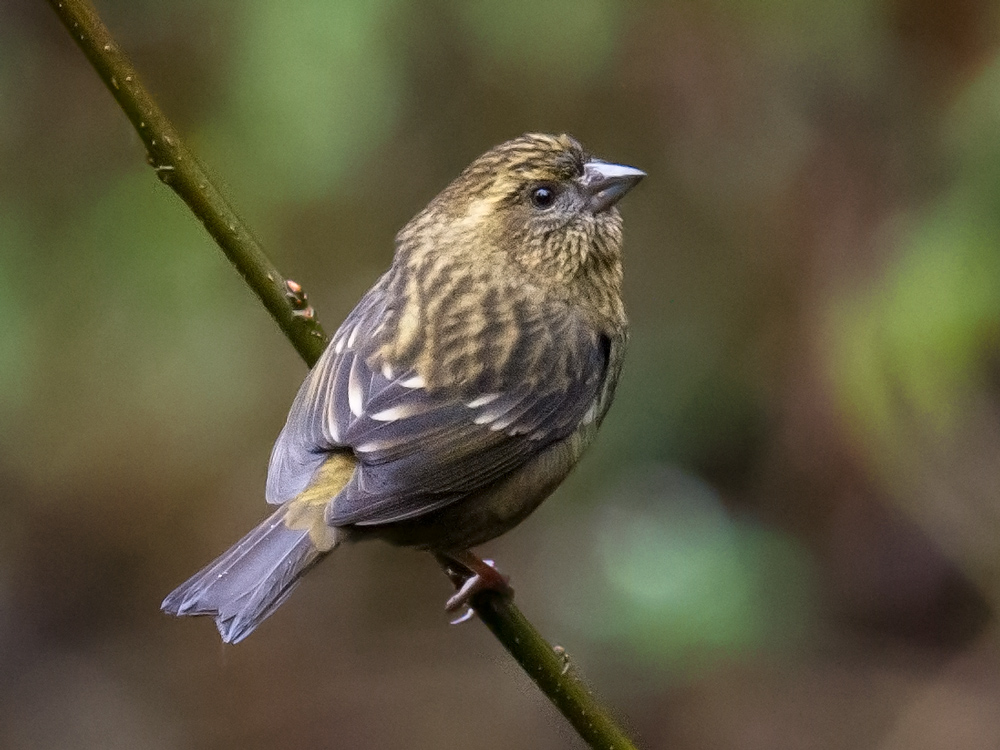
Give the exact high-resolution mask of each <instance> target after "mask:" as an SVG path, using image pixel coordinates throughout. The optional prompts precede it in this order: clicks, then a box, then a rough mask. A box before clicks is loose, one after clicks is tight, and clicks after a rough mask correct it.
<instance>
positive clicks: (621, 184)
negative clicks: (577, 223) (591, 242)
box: [583, 159, 646, 214]
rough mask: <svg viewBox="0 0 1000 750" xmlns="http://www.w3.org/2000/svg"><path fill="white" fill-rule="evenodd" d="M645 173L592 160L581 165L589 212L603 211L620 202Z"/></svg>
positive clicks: (621, 165) (633, 168)
mask: <svg viewBox="0 0 1000 750" xmlns="http://www.w3.org/2000/svg"><path fill="white" fill-rule="evenodd" d="M645 176H646V173H645V172H643V171H642V170H641V169H636V168H635V167H626V166H625V165H624V164H611V163H610V162H606V161H600V160H599V159H592V160H591V161H588V162H587V163H586V164H584V165H583V189H584V190H585V191H586V192H587V194H588V195H589V196H590V210H591V211H593V212H594V213H595V214H596V213H598V212H600V211H605V210H607V209H609V208H611V206H613V205H615V204H616V203H617V202H618V201H620V200H621V198H622V196H623V195H625V193H627V192H628V191H629V190H631V189H632V188H633V187H635V186H636V185H637V184H638V183H639V180H641V179H642V178H643V177H645Z"/></svg>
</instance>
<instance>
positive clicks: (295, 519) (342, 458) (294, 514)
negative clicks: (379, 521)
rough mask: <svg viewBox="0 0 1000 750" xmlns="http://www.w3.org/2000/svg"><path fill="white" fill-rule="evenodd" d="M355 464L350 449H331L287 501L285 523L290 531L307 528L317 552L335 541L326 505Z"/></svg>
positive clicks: (332, 545) (346, 479)
mask: <svg viewBox="0 0 1000 750" xmlns="http://www.w3.org/2000/svg"><path fill="white" fill-rule="evenodd" d="M355 466H357V461H356V460H355V459H354V456H353V455H351V454H350V453H346V452H344V453H332V454H331V455H330V457H329V458H328V459H327V460H326V461H325V462H324V463H323V465H322V466H320V467H319V469H318V470H317V471H316V474H315V475H314V476H313V479H312V481H311V482H310V483H309V486H308V487H306V488H305V489H304V490H303V491H302V492H301V493H299V494H298V495H297V496H296V497H294V498H293V499H291V500H289V501H288V505H287V507H286V510H285V526H287V527H288V528H290V529H292V530H294V531H308V532H309V538H310V540H311V541H312V543H313V546H315V547H316V549H318V550H319V551H320V552H329V551H330V550H331V549H333V548H334V547H335V546H336V544H337V530H336V529H335V528H332V527H330V526H327V525H326V520H325V518H324V515H325V511H326V506H327V504H328V503H329V502H330V501H331V500H332V499H333V498H334V497H336V496H337V494H338V493H339V492H340V491H341V490H342V489H344V485H346V484H347V483H348V482H349V481H350V480H351V477H352V476H353V475H354V467H355Z"/></svg>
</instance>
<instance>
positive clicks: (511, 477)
mask: <svg viewBox="0 0 1000 750" xmlns="http://www.w3.org/2000/svg"><path fill="white" fill-rule="evenodd" d="M643 176H644V173H643V172H641V171H639V170H638V169H634V168H632V167H627V166H622V165H619V164H611V163H608V162H604V161H601V160H598V159H594V158H592V157H591V156H589V155H588V154H587V152H586V151H584V149H583V147H582V146H581V145H580V144H579V143H578V142H577V141H576V140H574V139H573V138H571V137H570V136H568V135H559V136H553V135H541V134H527V135H524V136H521V137H520V138H515V139H514V140H511V141H507V142H506V143H503V144H501V145H499V146H497V147H495V148H493V149H491V150H490V151H487V152H486V153H485V154H483V155H482V156H480V157H479V158H478V159H476V160H475V161H474V162H472V164H471V165H469V166H468V167H467V168H466V169H465V171H463V172H462V174H461V175H460V176H459V177H458V178H457V179H456V180H455V181H454V182H452V183H451V184H450V185H448V187H446V188H445V189H444V190H443V191H442V192H441V193H440V195H438V196H437V197H436V198H434V200H432V201H431V202H430V204H429V205H428V206H427V207H426V208H425V209H424V210H423V211H421V212H420V213H419V214H417V215H416V217H414V218H413V219H412V220H411V221H410V223H409V224H407V225H406V227H405V228H404V229H403V230H402V231H401V232H400V233H399V234H398V235H397V237H396V255H395V259H394V261H393V264H392V267H391V268H390V269H389V271H388V272H387V273H386V274H385V275H384V276H382V278H380V279H379V280H378V282H376V284H375V286H373V287H372V289H371V290H370V291H369V292H368V293H367V294H365V296H364V297H363V298H362V299H361V301H360V302H359V303H358V305H357V307H355V308H354V310H353V312H351V314H350V315H348V317H347V319H346V320H345V321H344V323H343V325H341V327H340V329H339V330H338V331H337V333H336V335H334V337H333V339H332V341H331V342H330V345H329V347H328V348H327V349H326V351H325V352H324V353H323V355H322V357H321V358H320V359H319V361H318V362H317V363H316V366H315V367H314V368H313V369H312V371H311V372H310V373H309V375H308V377H307V378H306V380H305V382H304V383H303V384H302V387H301V389H300V390H299V393H298V395H297V396H296V398H295V401H294V403H293V404H292V407H291V410H290V412H289V414H288V420H287V422H286V424H285V427H284V429H283V430H282V432H281V434H280V435H279V436H278V440H277V442H276V443H275V445H274V449H273V451H272V453H271V463H270V466H269V468H268V477H267V493H266V494H267V500H268V502H270V503H275V504H278V505H279V507H278V509H277V510H276V511H275V512H274V513H273V514H272V515H271V516H270V517H269V518H268V519H267V520H265V521H264V522H263V523H261V524H260V525H259V526H258V527H257V528H255V529H253V530H252V531H251V532H250V533H249V534H247V535H246V536H245V537H243V539H241V540H240V541H239V542H238V543H237V544H236V545H235V546H234V547H233V548H232V549H230V550H229V551H228V552H226V553H224V554H223V555H222V556H221V557H219V558H218V559H217V560H216V561H215V562H213V563H212V564H210V565H209V566H208V567H206V568H205V569H204V570H202V571H201V572H199V573H196V574H195V575H194V576H193V577H192V578H191V579H190V580H188V581H187V582H186V583H184V584H183V585H181V586H180V587H179V588H178V589H177V590H176V591H174V592H173V593H172V594H170V595H169V596H168V597H167V598H166V600H164V602H163V605H162V608H163V610H164V611H165V612H168V613H170V614H173V615H211V616H212V617H214V618H215V622H216V625H217V626H218V629H219V632H220V634H221V635H222V640H223V641H226V642H232V643H235V642H238V641H240V640H242V639H243V638H245V637H246V636H247V635H249V634H250V632H251V631H252V630H253V629H254V628H256V627H257V626H258V625H259V624H260V623H261V621H262V620H264V618H266V617H267V616H268V615H270V614H271V613H272V612H273V611H274V610H275V608H276V607H277V606H278V605H279V604H281V602H283V601H284V599H285V598H286V597H287V596H288V594H289V593H290V592H291V590H292V588H293V587H294V586H295V584H296V583H297V582H298V581H299V580H300V579H301V577H302V575H303V574H304V573H305V572H306V571H308V570H309V569H310V568H312V567H313V565H315V564H316V563H317V562H319V561H320V560H321V559H322V558H323V557H325V556H326V555H327V554H328V553H329V552H331V551H332V550H333V549H334V548H336V547H337V546H339V545H340V544H342V543H344V542H347V541H356V540H362V539H369V538H377V539H383V540H386V541H389V542H391V543H393V544H398V545H408V546H413V547H418V548H423V549H427V550H430V551H431V552H434V553H435V554H437V555H438V556H439V557H441V558H443V559H446V560H448V561H450V562H451V563H455V564H457V565H459V566H461V567H462V568H464V569H465V570H467V571H468V573H469V574H471V576H470V577H469V579H468V580H467V582H466V584H465V586H464V587H463V588H462V590H461V591H459V593H458V594H456V595H455V596H453V597H452V598H451V599H450V600H449V602H448V608H449V609H451V610H455V609H458V608H459V607H461V606H462V605H463V604H464V603H466V602H467V600H468V599H469V597H471V596H472V594H473V593H475V591H477V590H479V589H481V588H500V589H502V588H504V586H505V585H506V579H505V578H503V577H502V576H500V574H499V573H497V572H496V571H495V570H494V569H493V568H492V567H490V566H489V565H487V564H486V563H484V562H483V561H481V560H479V559H478V558H477V557H475V556H474V555H473V554H472V553H471V552H469V549H470V548H471V547H474V546H476V545H479V544H482V543H483V542H486V541H489V540H490V539H493V538H494V537H497V536H499V535H500V534H503V533H504V532H506V531H508V530H509V529H511V528H513V527H514V526H515V525H516V524H518V523H520V522H521V521H522V520H524V518H525V517H527V516H528V514H529V513H531V512H532V511H533V510H534V509H535V508H536V507H537V506H538V505H539V503H541V502H542V500H544V499H545V497H546V496H547V495H549V494H550V493H551V492H552V491H553V490H554V489H555V487H556V486H557V485H558V484H559V483H560V482H561V481H562V480H563V478H564V477H565V476H566V475H567V474H568V473H569V471H570V469H571V468H572V467H573V465H574V464H575V463H576V462H577V460H578V459H579V458H580V454H581V453H582V452H583V450H584V448H585V447H586V446H587V445H588V444H589V443H590V442H591V440H592V439H593V437H594V434H595V432H596V430H597V427H598V425H599V424H600V423H601V420H602V419H603V417H604V414H605V413H606V412H607V410H608V407H609V406H610V404H611V400H612V398H613V396H614V392H615V386H616V384H617V382H618V376H619V373H620V372H621V367H622V358H623V355H624V351H625V342H626V337H627V328H626V318H625V308H624V305H623V303H622V295H621V287H622V219H621V215H620V214H619V212H618V209H617V208H616V207H615V204H616V203H617V202H618V200H619V199H620V198H621V197H622V196H623V195H624V194H625V193H626V192H627V191H628V190H629V189H630V188H631V187H633V186H634V185H635V184H636V183H638V182H639V180H640V179H642V177H643Z"/></svg>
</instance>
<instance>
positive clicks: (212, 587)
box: [160, 471, 343, 643]
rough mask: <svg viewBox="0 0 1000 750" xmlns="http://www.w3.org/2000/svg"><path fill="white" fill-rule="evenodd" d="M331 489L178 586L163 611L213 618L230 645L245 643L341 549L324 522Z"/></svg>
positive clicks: (292, 507) (293, 507)
mask: <svg viewBox="0 0 1000 750" xmlns="http://www.w3.org/2000/svg"><path fill="white" fill-rule="evenodd" d="M320 473H324V472H322V471H321V472H320ZM342 484H343V483H342V482H341V486H342ZM331 489H332V488H330V487H329V486H328V485H327V486H325V487H322V488H320V487H317V486H313V487H310V488H309V489H307V490H306V491H305V492H303V493H302V494H301V495H299V496H298V497H296V498H293V499H292V500H289V501H288V502H286V503H284V504H283V505H281V507H279V508H278V509H277V510H276V511H275V512H274V513H273V514H271V516H270V517H268V518H267V519H266V520H265V521H264V522H263V523H261V524H260V525H259V526H257V527H256V528H255V529H253V530H252V531H251V532H250V533H249V534H247V535H246V536H245V537H243V538H242V539H241V540H240V541H239V542H237V543H236V544H235V545H234V546H233V547H231V548H230V549H229V550H228V551H227V552H224V553H223V554H222V555H221V556H220V557H218V558H217V559H216V560H215V562H213V563H211V564H210V565H208V566H207V567H206V568H203V569H202V570H201V571H199V572H198V573H195V574H194V575H193V576H192V577H191V578H189V579H188V580H187V581H185V582H184V583H183V584H181V585H180V586H178V587H177V589H175V590H174V591H173V592H172V593H171V594H170V595H169V596H168V597H167V598H166V599H164V600H163V604H162V605H160V608H161V609H162V610H163V611H164V612H166V613H168V614H171V615H177V616H178V617H181V616H184V615H192V616H193V615H211V616H212V617H214V618H215V625H216V627H217V628H218V629H219V634H220V635H221V636H222V640H223V641H224V642H226V643H238V642H240V641H242V640H243V639H244V638H246V637H247V636H248V635H250V633H251V632H253V630H254V628H256V627H257V626H258V625H260V623H261V622H263V621H264V619H265V618H266V617H267V616H268V615H270V614H271V613H272V612H273V611H274V610H275V609H277V607H278V605H280V604H281V603H282V602H283V601H285V598H286V597H287V596H288V595H289V594H290V593H291V592H292V589H293V588H295V585H296V584H297V583H298V582H299V580H300V579H301V578H302V576H303V575H304V574H305V573H306V572H307V571H308V570H309V569H310V568H312V567H313V566H314V565H315V564H316V563H318V562H319V561H320V560H322V559H323V558H324V557H326V555H327V554H328V553H329V552H330V551H332V550H333V548H334V547H336V546H337V542H338V535H337V530H336V529H334V528H331V527H329V526H327V525H326V523H325V522H324V516H323V514H324V510H325V508H326V505H327V502H328V501H329V499H330V497H331V492H330V490H331ZM337 489H338V490H339V488H337ZM332 494H336V492H335V491H334V492H333V493H332Z"/></svg>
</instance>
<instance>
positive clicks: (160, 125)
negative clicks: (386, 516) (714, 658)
mask: <svg viewBox="0 0 1000 750" xmlns="http://www.w3.org/2000/svg"><path fill="white" fill-rule="evenodd" d="M47 2H48V3H49V5H51V6H52V8H53V10H55V12H56V14H57V15H58V16H59V18H60V20H61V21H62V22H63V25H65V27H66V29H67V30H68V31H69V33H70V34H71V35H72V37H73V40H74V41H75V42H76V43H77V45H78V46H79V47H80V48H81V49H82V50H83V53H84V54H85V55H86V57H87V59H88V60H89V61H90V63H91V65H93V66H94V69H95V70H96V71H97V74H98V75H99V76H100V78H101V80H102V81H104V83H105V84H106V85H107V87H108V89H109V90H110V91H111V94H112V95H113V96H114V98H115V100H116V101H117V102H118V104H119V106H121V108H122V110H123V111H124V112H125V115H126V116H127V117H128V119H129V121H130V122H131V123H132V125H133V126H134V127H135V129H136V132H137V133H138V134H139V137H140V138H141V139H142V141H143V143H144V144H145V145H146V149H147V152H148V159H147V160H148V162H149V164H150V166H152V167H153V169H154V170H155V172H156V175H157V177H159V178H160V180H162V181H163V182H164V183H165V184H166V185H168V186H170V187H171V188H172V189H173V190H174V192H176V193H177V194H178V195H179V196H180V197H181V199H182V200H183V201H184V202H185V203H186V204H187V205H188V207H189V208H190V209H191V210H192V211H193V212H194V214H195V216H197V217H198V219H199V220H200V221H201V222H202V224H204V225H205V229H207V230H208V233H209V234H210V235H211V236H212V238H213V239H214V240H215V241H216V242H217V243H218V244H219V247H221V248H222V251H223V252H224V253H225V255H226V257H227V258H229V260H230V262H231V263H232V264H233V265H234V266H235V267H236V270H238V271H239V272H240V274H241V275H242V276H243V279H244V280H245V281H246V283H247V284H248V285H249V286H250V288H251V289H253V291H254V292H255V293H256V294H257V296H258V297H260V300H261V302H263V303H264V306H265V307H266V308H267V310H268V312H270V313H271V316H272V317H273V318H274V319H275V320H276V321H277V323H278V325H279V326H280V327H281V330H282V331H283V332H284V333H285V335H286V336H287V337H288V339H289V340H290V341H291V342H292V345H293V346H294V347H295V349H296V351H298V353H299V354H300V355H301V356H302V358H303V359H304V360H305V361H306V363H307V364H309V366H310V367H311V366H312V365H313V364H315V362H316V360H317V359H318V358H319V355H320V354H321V353H322V352H323V349H324V348H325V347H326V345H327V343H328V338H327V336H326V334H325V333H324V332H323V328H322V327H321V326H320V324H319V321H318V320H317V319H316V316H315V314H314V312H313V310H312V308H311V307H309V306H308V304H307V303H306V301H305V294H304V293H303V292H302V291H301V288H300V287H298V285H297V284H295V282H288V281H286V279H285V278H284V277H283V276H282V275H281V274H280V273H279V272H278V269H277V268H275V267H274V265H272V264H271V261H270V260H268V258H267V256H266V255H264V252H263V250H262V249H261V247H260V244H259V243H258V242H257V240H256V239H255V238H254V236H253V234H252V233H251V232H250V230H249V229H248V228H247V227H246V225H245V224H244V223H243V221H242V220H241V219H240V218H239V216H238V215H237V214H236V212H235V211H234V210H233V208H232V207H231V206H230V204H229V202H228V201H227V200H226V199H225V197H223V195H222V193H220V192H219V190H218V189H217V188H216V187H215V186H214V185H213V184H212V181H211V180H210V179H209V178H208V175H207V174H206V172H205V170H204V169H203V168H202V167H201V165H199V164H198V162H197V160H196V159H195V158H194V157H193V156H192V154H191V153H190V152H189V151H188V150H187V148H185V146H184V144H183V142H182V141H181V139H180V136H179V135H178V134H177V131H176V130H175V129H174V127H173V125H171V124H170V121H169V120H168V119H167V118H166V116H165V115H164V114H163V112H161V111H160V108H159V107H158V106H157V105H156V102H155V101H154V100H153V98H152V97H151V96H150V95H149V93H148V92H147V91H146V89H145V87H143V85H142V83H141V82H140V80H139V76H138V74H137V73H136V71H135V69H134V68H133V67H132V64H131V63H130V62H129V60H128V59H127V57H126V56H125V54H124V53H123V52H122V51H121V48H120V47H119V46H118V44H117V43H116V42H115V40H114V39H113V38H112V36H111V34H110V32H109V31H108V29H107V28H106V27H105V26H104V23H103V22H102V21H101V19H100V17H99V16H98V14H97V11H96V9H95V8H94V7H93V5H91V4H90V2H88V0H62V1H61V2H60V1H59V0H47ZM453 581H455V582H456V583H458V584H460V583H461V582H462V581H461V578H455V577H454V576H453ZM472 606H473V609H474V610H475V611H476V614H478V615H479V618H480V619H481V620H482V621H483V622H484V623H485V624H486V626H487V627H488V628H489V629H490V630H491V631H492V632H493V634H494V635H495V636H496V637H497V639H498V640H499V641H500V642H501V643H502V644H503V646H504V648H506V649H507V651H508V652H510V654H511V655H512V656H513V657H514V659H516V660H517V662H518V664H520V665H521V667H522V668H523V669H524V671H525V672H527V673H528V675H529V676H530V677H531V679H532V680H534V681H535V683H536V684H537V685H538V686H539V688H540V689H541V690H542V692H544V693H545V695H546V696H548V698H549V699H550V700H551V701H552V703H553V704H555V706H556V708H558V709H559V711H560V712H561V713H562V714H563V715H564V716H565V717H566V718H567V719H568V720H569V721H570V723H571V724H572V725H573V726H574V727H575V728H576V730H577V731H578V732H579V733H580V736H581V737H583V738H584V739H585V740H586V741H587V742H588V743H589V744H590V745H591V747H594V748H602V750H634V745H633V744H632V743H631V742H630V741H629V740H628V738H627V737H626V736H625V734H624V732H622V730H621V729H620V728H619V727H618V726H617V725H616V724H615V722H614V720H613V719H612V718H611V715H610V713H609V712H608V711H607V710H606V709H605V708H604V707H603V706H602V705H601V704H600V703H599V702H598V701H596V700H595V699H594V697H593V696H592V695H591V694H590V692H589V691H588V690H587V688H586V686H585V685H584V684H583V683H582V682H581V681H580V680H579V679H578V677H577V676H576V674H575V670H573V669H571V668H569V667H570V664H569V661H568V656H567V655H566V654H565V653H564V652H562V651H561V650H560V651H557V650H556V649H553V647H552V646H551V645H550V644H548V643H547V642H546V641H545V639H544V638H542V636H541V635H540V634H539V633H538V631H537V630H535V628H534V627H533V626H532V625H531V623H530V622H528V620H527V618H525V616H524V615H523V614H521V612H520V610H518V608H517V607H516V606H515V605H514V602H513V600H512V599H511V598H510V597H506V596H501V595H499V594H496V593H493V592H482V593H479V594H477V595H476V596H475V597H473V599H472Z"/></svg>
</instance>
